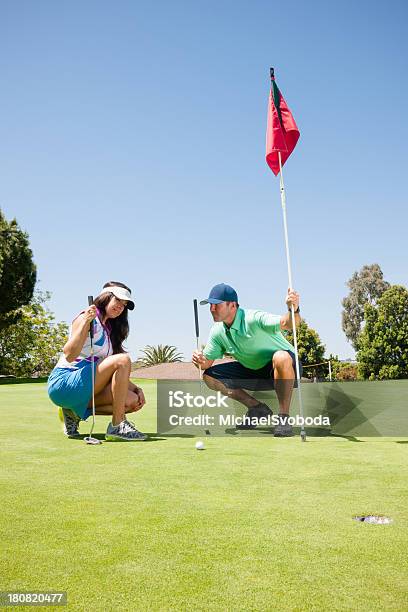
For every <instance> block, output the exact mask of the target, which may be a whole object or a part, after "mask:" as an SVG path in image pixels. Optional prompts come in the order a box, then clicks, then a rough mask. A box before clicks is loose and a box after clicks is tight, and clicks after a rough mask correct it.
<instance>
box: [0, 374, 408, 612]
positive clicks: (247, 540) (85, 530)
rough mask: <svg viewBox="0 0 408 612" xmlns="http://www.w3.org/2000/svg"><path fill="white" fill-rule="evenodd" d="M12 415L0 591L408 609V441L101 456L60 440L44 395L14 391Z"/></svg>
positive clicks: (92, 599)
mask: <svg viewBox="0 0 408 612" xmlns="http://www.w3.org/2000/svg"><path fill="white" fill-rule="evenodd" d="M143 387H144V389H145V392H146V396H147V400H148V404H147V406H146V407H145V409H144V411H143V414H141V415H140V416H138V417H136V418H135V421H136V423H137V425H138V426H139V427H140V429H141V430H142V431H147V432H154V431H155V386H154V383H152V382H146V383H143ZM0 416H1V424H2V427H1V445H0V461H1V483H0V486H1V501H2V503H1V518H0V528H1V529H0V532H1V534H2V536H1V553H0V554H1V574H0V576H1V577H0V590H25V591H27V590H48V591H49V590H53V589H55V590H57V589H58V590H65V591H67V592H68V601H69V605H68V609H72V610H166V611H167V610H174V611H181V610H183V611H184V610H203V611H204V610H222V611H224V610H228V611H235V610H236V611H246V610H248V611H252V610H293V611H295V610H297V611H302V610H319V611H325V610H367V611H370V612H372V611H374V610H403V609H407V608H408V588H407V571H406V551H407V549H408V504H407V493H406V491H407V481H408V479H407V475H408V474H407V472H408V470H407V465H408V462H407V453H408V445H407V444H406V442H407V441H406V439H405V440H403V439H402V438H401V439H390V438H383V439H379V438H365V439H361V441H360V442H352V441H350V440H347V439H342V438H322V437H320V438H309V441H308V442H307V443H306V444H302V443H301V442H300V441H299V439H298V438H296V439H274V438H273V437H266V436H265V437H257V438H250V437H247V436H246V434H245V432H242V434H239V435H238V436H231V437H226V438H221V437H211V438H206V439H205V443H206V450H205V451H203V452H197V451H196V450H195V448H194V444H195V441H196V440H195V439H193V438H188V437H171V438H167V439H163V438H162V439H160V437H159V436H153V437H152V440H151V441H149V442H145V443H135V444H130V443H129V444H120V443H116V444H115V443H104V444H103V445H102V446H96V447H95V446H94V447H92V446H87V445H85V444H84V442H82V441H77V440H68V439H66V438H65V437H64V436H63V435H62V433H61V429H60V424H59V422H58V420H57V409H56V407H54V406H53V405H52V404H51V403H50V402H49V400H48V399H47V396H46V390H45V385H44V384H19V385H16V384H9V385H2V386H1V388H0ZM107 421H108V419H107V418H103V417H97V428H96V431H97V432H100V433H102V432H104V430H105V428H106V424H107ZM88 428H89V423H86V424H83V425H82V426H81V431H82V432H83V433H87V432H88ZM398 442H405V443H398ZM365 512H377V513H384V514H388V515H390V516H391V517H393V519H394V524H393V525H388V526H374V525H364V524H360V523H357V522H355V521H353V520H352V519H351V517H352V516H353V515H355V514H359V513H365ZM21 609H23V608H21Z"/></svg>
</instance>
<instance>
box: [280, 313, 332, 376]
mask: <svg viewBox="0 0 408 612" xmlns="http://www.w3.org/2000/svg"><path fill="white" fill-rule="evenodd" d="M286 338H287V340H288V341H289V342H291V343H292V344H293V334H292V332H288V333H287V335H286ZM297 341H298V353H299V359H300V361H301V362H302V364H303V365H304V366H307V365H312V364H314V363H320V362H322V361H323V360H324V351H325V346H324V344H322V342H321V340H320V337H319V334H318V333H317V332H316V331H315V330H314V329H312V328H311V327H309V326H308V324H307V323H306V321H305V320H304V319H302V321H301V322H300V325H299V327H298V328H297ZM327 370H328V366H324V365H322V366H316V367H315V368H305V370H304V373H303V375H304V376H307V377H308V378H313V377H314V376H317V377H323V376H325V375H326V371H327Z"/></svg>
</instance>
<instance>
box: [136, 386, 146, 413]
mask: <svg viewBox="0 0 408 612" xmlns="http://www.w3.org/2000/svg"><path fill="white" fill-rule="evenodd" d="M133 393H135V394H136V395H137V398H138V403H137V407H136V410H140V409H141V408H143V406H144V405H145V403H146V399H145V396H144V393H143V391H142V389H141V388H140V387H136V385H135V388H134V389H133Z"/></svg>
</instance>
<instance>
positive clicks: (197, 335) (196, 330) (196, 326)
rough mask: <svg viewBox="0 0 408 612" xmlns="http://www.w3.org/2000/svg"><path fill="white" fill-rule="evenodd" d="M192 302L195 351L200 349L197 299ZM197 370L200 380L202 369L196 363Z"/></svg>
mask: <svg viewBox="0 0 408 612" xmlns="http://www.w3.org/2000/svg"><path fill="white" fill-rule="evenodd" d="M193 304H194V322H195V332H196V344H197V352H199V351H200V325H199V323H198V303H197V300H193ZM198 371H199V372H200V381H201V380H202V378H203V376H202V371H201V366H200V365H198Z"/></svg>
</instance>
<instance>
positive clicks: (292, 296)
mask: <svg viewBox="0 0 408 612" xmlns="http://www.w3.org/2000/svg"><path fill="white" fill-rule="evenodd" d="M299 300H300V297H299V294H298V293H296V291H294V290H293V289H291V288H290V287H289V288H288V294H287V296H286V305H287V307H288V310H291V308H292V306H293V308H294V310H295V311H296V310H297V309H298V308H299Z"/></svg>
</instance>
